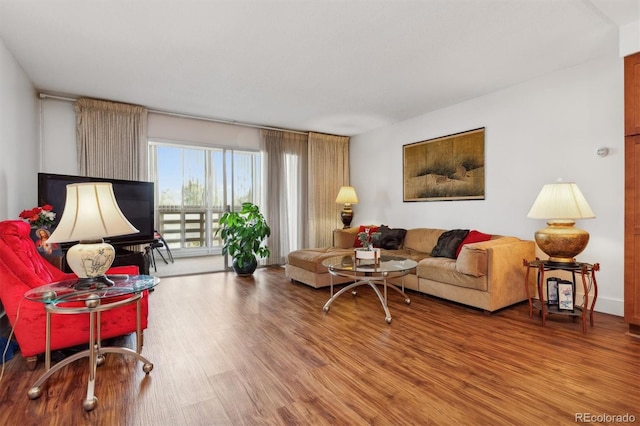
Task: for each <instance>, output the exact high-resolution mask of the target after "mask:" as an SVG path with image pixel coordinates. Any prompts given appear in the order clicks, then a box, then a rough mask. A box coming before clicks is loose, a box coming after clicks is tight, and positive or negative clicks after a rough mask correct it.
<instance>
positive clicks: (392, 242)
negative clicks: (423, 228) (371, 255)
mask: <svg viewBox="0 0 640 426" xmlns="http://www.w3.org/2000/svg"><path fill="white" fill-rule="evenodd" d="M405 235H407V230H406V229H402V228H389V227H388V226H387V225H380V228H378V233H377V234H376V235H375V237H374V239H373V246H374V247H379V248H382V249H385V250H398V249H399V248H400V247H402V244H403V242H404V237H405Z"/></svg>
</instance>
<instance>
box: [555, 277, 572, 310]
mask: <svg viewBox="0 0 640 426" xmlns="http://www.w3.org/2000/svg"><path fill="white" fill-rule="evenodd" d="M573 304H574V293H573V283H572V282H571V281H565V280H560V281H558V309H560V310H561V311H571V312H573Z"/></svg>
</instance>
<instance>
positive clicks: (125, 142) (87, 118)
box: [75, 98, 148, 180]
mask: <svg viewBox="0 0 640 426" xmlns="http://www.w3.org/2000/svg"><path fill="white" fill-rule="evenodd" d="M75 110H76V143H77V149H78V170H79V172H80V174H81V175H83V176H92V177H102V178H113V179H129V180H147V179H148V177H147V167H148V166H147V110H146V109H145V108H143V107H140V106H136V105H128V104H121V103H114V102H106V101H99V100H95V99H86V98H82V99H78V100H77V101H76V103H75Z"/></svg>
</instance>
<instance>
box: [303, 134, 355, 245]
mask: <svg viewBox="0 0 640 426" xmlns="http://www.w3.org/2000/svg"><path fill="white" fill-rule="evenodd" d="M344 185H349V138H348V137H346V136H333V135H325V134H321V133H309V193H308V204H309V244H310V247H329V246H332V245H333V230H334V229H335V228H337V227H340V228H342V222H341V221H340V211H341V210H342V205H339V204H336V196H337V195H338V191H339V190H340V187H341V186H344Z"/></svg>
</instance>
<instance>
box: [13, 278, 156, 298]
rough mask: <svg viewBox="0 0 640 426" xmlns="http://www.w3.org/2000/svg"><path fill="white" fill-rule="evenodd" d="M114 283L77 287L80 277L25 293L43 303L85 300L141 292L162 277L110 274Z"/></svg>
mask: <svg viewBox="0 0 640 426" xmlns="http://www.w3.org/2000/svg"><path fill="white" fill-rule="evenodd" d="M108 278H109V279H110V280H111V281H113V285H112V286H110V287H103V288H88V289H76V288H75V287H74V286H75V285H76V284H77V283H78V279H71V280H65V281H58V282H55V283H51V284H46V285H43V286H40V287H36V288H32V289H31V290H29V291H27V292H26V293H25V294H24V297H25V298H26V299H29V300H32V301H34V302H41V303H60V302H83V301H85V300H86V299H87V297H88V296H89V295H93V296H91V297H92V298H94V299H95V298H96V296H97V297H98V298H99V299H109V298H112V297H118V296H126V295H129V294H134V293H140V292H141V291H144V290H149V289H152V288H153V287H155V286H156V285H158V283H159V282H160V278H157V277H154V276H151V275H109V276H108Z"/></svg>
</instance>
